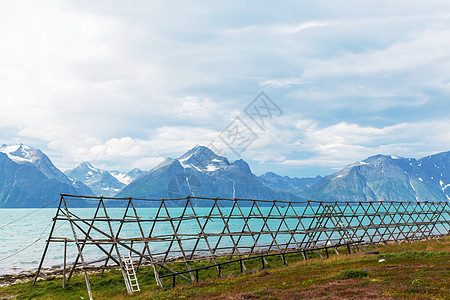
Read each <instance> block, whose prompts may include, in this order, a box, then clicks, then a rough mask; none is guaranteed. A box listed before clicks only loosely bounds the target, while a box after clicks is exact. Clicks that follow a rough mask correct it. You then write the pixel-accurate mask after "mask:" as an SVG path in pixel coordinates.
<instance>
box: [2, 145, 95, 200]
mask: <svg viewBox="0 0 450 300" xmlns="http://www.w3.org/2000/svg"><path fill="white" fill-rule="evenodd" d="M61 193H67V194H80V195H93V193H92V191H91V189H90V188H89V187H87V186H86V185H84V184H83V183H82V182H79V181H75V180H70V179H69V178H68V177H67V176H66V175H64V173H62V172H61V171H60V170H59V169H58V168H56V167H55V166H54V165H53V163H52V162H51V161H50V159H49V158H48V157H47V156H46V155H45V154H44V153H42V151H40V150H39V149H35V148H32V147H29V146H26V145H22V144H20V145H10V146H8V145H3V146H2V147H1V148H0V207H40V206H43V205H45V204H47V203H49V202H52V201H54V200H55V199H56V200H57V199H58V198H59V194H61Z"/></svg>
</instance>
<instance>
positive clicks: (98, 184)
mask: <svg viewBox="0 0 450 300" xmlns="http://www.w3.org/2000/svg"><path fill="white" fill-rule="evenodd" d="M65 174H66V175H67V176H69V177H70V178H72V179H76V180H79V181H81V182H83V183H84V184H86V185H87V186H88V187H90V188H91V190H92V191H93V192H94V194H95V195H97V196H106V197H111V196H114V195H115V194H117V193H118V192H119V191H120V190H121V189H122V188H123V187H124V186H125V184H124V183H122V182H120V181H119V180H117V178H115V177H114V176H112V175H111V174H110V173H109V172H108V171H105V170H101V169H97V168H94V167H93V166H92V165H91V164H90V163H89V162H83V163H82V164H80V165H79V166H78V167H76V168H75V169H72V170H67V171H66V172H65Z"/></svg>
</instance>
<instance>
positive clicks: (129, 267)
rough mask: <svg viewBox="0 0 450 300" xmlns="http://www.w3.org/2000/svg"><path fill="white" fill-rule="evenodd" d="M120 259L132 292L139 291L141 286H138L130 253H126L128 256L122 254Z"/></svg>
mask: <svg viewBox="0 0 450 300" xmlns="http://www.w3.org/2000/svg"><path fill="white" fill-rule="evenodd" d="M122 261H123V263H124V265H125V271H126V272H127V279H128V283H129V287H130V289H131V290H132V291H133V292H140V291H141V288H140V287H139V282H138V280H137V277H136V271H135V269H134V265H133V259H132V258H131V253H129V254H128V257H126V256H122Z"/></svg>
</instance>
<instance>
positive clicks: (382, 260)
mask: <svg viewBox="0 0 450 300" xmlns="http://www.w3.org/2000/svg"><path fill="white" fill-rule="evenodd" d="M385 261H386V260H385V259H384V258H383V259H380V260H379V261H378V262H380V263H382V262H385Z"/></svg>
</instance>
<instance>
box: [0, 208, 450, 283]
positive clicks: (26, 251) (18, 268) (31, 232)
mask: <svg viewBox="0 0 450 300" xmlns="http://www.w3.org/2000/svg"><path fill="white" fill-rule="evenodd" d="M443 208H445V209H446V211H444V212H442V209H443ZM286 209H287V208H285V207H280V212H279V213H278V212H277V211H276V210H272V215H278V216H279V215H280V214H281V215H284V214H285V213H286ZM312 209H313V210H316V208H314V207H313V208H312ZM312 209H311V208H308V209H307V210H306V211H305V208H304V207H296V208H295V212H296V213H297V214H298V215H302V214H304V215H305V216H306V218H303V219H302V224H300V226H298V225H299V223H298V219H297V218H294V217H293V216H294V215H293V213H292V211H288V212H287V215H288V216H291V217H292V218H288V219H286V223H283V222H281V220H280V219H270V220H267V225H268V226H269V228H270V230H271V231H273V232H275V231H276V230H278V229H280V230H286V225H287V226H288V227H289V228H290V229H291V230H292V229H294V228H296V227H297V226H298V227H297V228H298V229H305V228H309V227H312V228H314V227H316V226H317V222H318V220H317V219H313V218H312V216H313V215H314V212H313V211H312ZM350 209H353V210H355V212H356V213H357V214H360V213H361V214H360V217H359V219H358V218H340V217H337V218H334V219H332V220H329V221H328V222H327V223H326V222H325V223H323V225H324V226H325V227H335V226H359V221H361V220H362V221H363V222H362V225H363V226H367V225H368V224H369V223H370V222H372V224H379V223H380V222H381V220H383V221H384V222H390V223H399V222H400V223H408V222H411V219H409V217H408V215H407V214H403V213H400V214H395V215H389V214H386V211H385V208H384V207H383V208H382V209H380V210H379V213H380V216H379V217H375V218H372V219H371V220H370V219H368V218H367V217H365V218H363V217H362V207H359V208H357V207H353V208H350V207H349V206H347V207H346V209H345V211H344V213H345V214H349V213H352V212H351V211H350ZM420 209H421V208H420V207H418V206H414V207H413V206H410V207H408V208H407V212H409V213H410V212H412V211H414V210H416V211H419V210H420ZM195 210H196V213H197V215H199V216H203V215H208V213H209V212H210V208H206V207H196V208H195ZM221 210H222V213H223V214H224V215H225V216H227V214H229V213H230V210H231V208H221ZM269 210H270V207H261V208H260V211H261V214H262V215H263V216H266V215H267V214H268V213H269ZM72 211H73V212H74V213H75V214H76V215H78V216H80V217H83V218H89V217H92V216H93V213H94V209H92V208H79V209H73V210H72ZM182 211H183V209H182V208H170V215H171V217H177V216H180V215H181V214H182ZM242 211H243V214H244V215H245V216H247V215H248V213H249V211H250V207H243V208H242ZM389 211H390V212H392V211H395V209H394V208H393V207H391V208H390V209H389ZM426 211H427V212H428V217H430V216H431V217H433V216H435V217H438V214H433V212H432V211H430V209H429V208H427V209H426ZM438 211H439V212H440V214H439V220H443V221H447V223H446V224H437V226H435V227H433V226H432V227H428V228H419V227H417V226H416V227H414V228H412V227H408V229H411V231H415V230H418V229H420V230H422V231H423V230H425V231H427V232H430V233H433V234H440V233H441V234H446V233H448V228H449V226H448V225H449V223H448V221H449V220H450V217H449V212H448V206H447V207H439V209H438ZM156 212H157V208H139V209H138V215H139V217H141V218H143V219H153V218H154V217H155V215H156ZM253 212H254V214H255V213H256V214H258V211H257V210H253ZM370 212H373V210H370ZM30 213H32V214H31V215H29V216H28V217H25V218H23V219H21V220H19V221H17V222H14V223H13V224H10V225H7V226H4V225H6V224H8V223H10V222H12V221H14V220H16V219H19V218H20V217H22V216H26V215H27V214H30ZM55 213H56V209H54V208H53V209H41V210H39V211H35V210H34V209H0V275H2V274H11V273H20V272H27V271H33V270H35V269H36V268H37V267H38V264H39V261H40V259H41V256H42V253H43V250H44V247H45V243H46V239H47V237H48V234H49V232H50V228H51V225H52V222H53V221H52V218H53V217H54V216H55ZM430 213H431V215H430ZM108 214H109V216H110V217H111V218H122V217H123V214H124V208H109V209H108ZM187 214H190V212H189V211H188V212H187ZM163 215H164V216H166V215H165V214H163ZM237 215H238V211H236V210H235V211H234V212H233V216H235V217H236V216H237ZM216 216H217V217H218V215H216ZM423 217H426V215H423ZM382 218H384V219H382ZM204 220H205V219H200V223H201V225H202V226H203V224H204V222H205V221H204ZM142 224H143V225H142V226H143V231H144V232H145V233H146V234H147V233H148V232H150V230H151V226H152V224H153V223H152V222H144V223H142ZM248 224H249V227H250V228H251V230H252V231H260V230H261V229H262V228H263V229H264V230H266V231H267V228H266V227H265V224H264V221H263V220H262V219H261V218H259V219H251V220H249V222H248ZM118 225H119V223H118V222H117V223H114V224H113V228H112V230H113V231H114V232H116V231H117V229H118ZM174 225H175V226H177V223H176V222H175V223H174ZM97 226H98V228H99V229H101V230H104V231H105V232H107V233H109V230H110V229H109V227H108V225H107V222H101V224H98V225H97ZM243 229H245V230H248V228H246V227H245V223H244V221H243V219H242V218H237V217H236V218H235V219H232V220H231V221H230V222H229V230H230V231H231V232H241V231H242V230H243ZM223 230H224V223H223V221H222V220H221V219H214V220H211V221H209V222H208V223H207V225H206V226H205V232H208V233H220V232H222V231H223ZM400 230H401V228H398V227H395V226H394V227H390V228H389V230H388V231H386V230H385V229H383V230H380V231H379V232H377V231H376V229H373V228H372V229H370V228H369V229H368V231H367V232H368V234H369V235H370V236H373V237H374V241H377V240H379V239H380V238H381V237H382V236H383V237H384V238H386V239H392V238H401V237H402V236H401V235H400ZM199 232H200V229H199V225H198V222H197V220H196V219H191V220H188V221H183V223H182V226H180V229H179V231H178V233H179V234H180V235H183V234H185V235H189V234H198V233H199ZM355 233H356V236H358V237H359V236H362V235H363V230H362V229H359V230H357V231H356V232H355ZM77 234H78V235H79V236H81V235H82V233H81V232H80V231H79V230H77ZM172 234H173V228H172V226H171V224H170V223H169V222H161V223H157V226H156V227H155V229H154V234H153V235H152V236H155V235H157V236H162V235H167V236H171V235H172ZM139 235H140V233H139V228H138V227H137V226H136V223H128V224H127V223H126V224H125V225H124V226H123V229H122V232H121V234H120V237H122V238H123V237H138V236H139ZM53 236H56V237H67V238H73V233H72V229H71V227H70V226H69V224H68V223H67V222H62V221H58V222H57V223H56V229H55V232H54V234H53ZM272 236H273V234H272V235H271V234H268V233H266V234H263V235H261V236H259V237H258V244H259V245H260V246H262V245H270V244H271V243H272V241H273V239H272ZM92 237H93V238H104V236H103V237H102V235H101V234H98V233H95V232H92ZM294 237H295V239H296V240H297V241H298V242H300V241H302V240H303V241H305V235H304V234H296V235H295V236H294ZM341 237H342V235H341V234H340V233H338V232H336V231H334V232H331V233H330V232H329V235H327V234H326V233H322V235H321V238H320V239H319V240H320V243H322V244H327V243H336V242H337V241H338V240H339V239H340V238H341ZM39 238H40V240H38V239H39ZM184 238H187V236H184ZM236 239H237V238H235V241H236ZM363 239H364V240H365V241H369V236H368V235H366V236H363ZM36 240H38V241H37V242H35V241H36ZM218 240H219V238H218V237H211V238H209V243H210V245H211V246H214V245H216V243H217V242H218ZM34 242H35V243H34ZM195 242H196V240H195V239H190V240H189V239H186V240H183V248H184V249H185V250H191V249H192V248H193V247H194V246H195ZM276 242H277V243H278V244H280V245H283V244H285V243H287V242H290V243H291V246H295V243H294V241H293V239H292V236H291V235H290V234H286V233H283V234H279V235H277V236H276ZM33 243H34V244H33ZM232 244H233V241H232V240H231V239H230V238H229V237H228V238H222V239H221V241H220V246H221V247H230V246H232ZM253 244H254V239H253V238H252V237H251V236H245V237H242V238H241V241H240V243H239V245H240V246H252V245H253ZM168 246H169V242H153V243H151V245H150V247H151V251H152V253H153V254H154V255H157V256H158V253H163V252H164V251H166V250H167V248H168ZM104 247H105V248H106V249H108V250H109V248H110V245H106V246H104ZM274 247H275V246H274ZM281 247H282V246H281ZM139 248H140V249H142V246H139V247H138V248H136V249H139ZM197 248H198V249H203V250H204V251H203V252H201V251H200V252H198V253H197V252H196V254H207V252H208V251H206V249H207V245H206V243H205V241H204V240H201V242H200V243H199V244H198V246H197ZM262 248H264V247H262ZM244 250H245V249H244V248H242V251H244ZM63 251H64V244H63V243H51V244H50V247H49V250H48V253H47V255H46V260H45V263H44V267H46V268H48V267H56V266H61V265H62V262H63V253H64V252H63ZM120 251H121V255H124V254H128V250H126V249H123V248H122V249H121V250H120ZM187 252H189V251H187ZM16 253H17V254H16ZM67 253H68V256H67V261H68V263H70V262H73V261H74V259H75V256H76V254H77V249H76V247H75V245H74V244H69V246H68V249H67ZM84 253H85V254H86V255H85V258H86V260H87V261H93V260H95V259H98V258H101V257H104V255H103V254H102V252H101V251H100V250H99V249H98V248H97V247H95V246H92V245H91V246H86V249H85V252H84ZM189 253H190V252H189ZM13 254H15V255H13ZM171 254H172V255H174V256H177V255H181V252H180V248H179V247H178V245H177V243H174V244H173V245H172V248H171ZM10 255H13V256H11V257H9V258H8V256H10ZM159 257H162V256H161V255H160V256H159Z"/></svg>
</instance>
